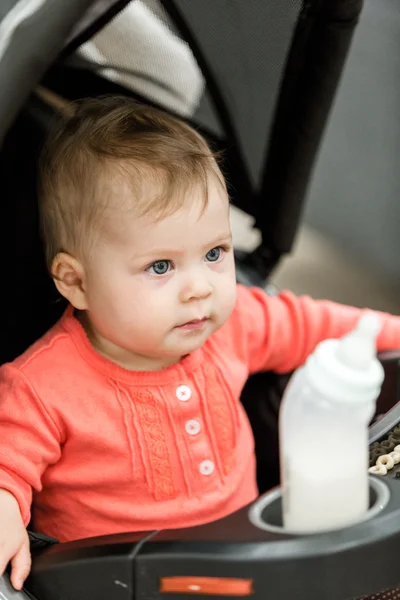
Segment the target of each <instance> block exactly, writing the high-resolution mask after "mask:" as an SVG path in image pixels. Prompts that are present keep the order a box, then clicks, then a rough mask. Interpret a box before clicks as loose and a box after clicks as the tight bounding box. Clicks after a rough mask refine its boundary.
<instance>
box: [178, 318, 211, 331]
mask: <svg viewBox="0 0 400 600" xmlns="http://www.w3.org/2000/svg"><path fill="white" fill-rule="evenodd" d="M207 321H209V318H208V317H203V318H202V319H193V320H192V321H187V322H186V323H182V325H178V326H177V329H202V328H203V327H204V326H205V325H206V323H207Z"/></svg>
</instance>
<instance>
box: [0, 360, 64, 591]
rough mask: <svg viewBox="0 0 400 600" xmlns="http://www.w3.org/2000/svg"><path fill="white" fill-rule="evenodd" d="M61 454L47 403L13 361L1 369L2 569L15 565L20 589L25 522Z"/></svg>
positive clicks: (25, 560) (25, 568) (26, 562)
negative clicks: (44, 477) (46, 474)
mask: <svg viewBox="0 0 400 600" xmlns="http://www.w3.org/2000/svg"><path fill="white" fill-rule="evenodd" d="M60 456H61V434H60V432H59V429H58V427H57V425H56V423H55V422H54V420H53V418H52V416H51V414H50V413H49V410H48V407H47V406H45V405H44V403H43V401H42V399H41V398H40V397H39V394H38V392H37V391H36V389H35V388H34V386H33V385H32V383H31V382H30V381H29V380H28V378H27V377H26V375H25V374H24V373H22V372H21V371H20V370H19V369H17V368H16V367H15V366H14V365H4V366H3V367H1V368H0V573H3V572H4V569H5V568H6V566H7V564H8V562H9V561H10V560H11V564H12V583H13V585H14V587H16V588H17V589H18V588H20V587H21V585H22V583H23V581H24V579H25V578H26V576H27V575H28V573H29V569H30V554H29V542H28V536H27V532H26V526H27V525H28V523H29V521H30V518H31V511H30V508H31V503H32V491H33V490H35V491H37V492H39V491H40V490H41V487H42V483H41V479H42V475H43V473H44V471H45V470H46V468H47V467H48V466H49V465H51V464H54V463H56V462H57V461H58V460H59V458H60Z"/></svg>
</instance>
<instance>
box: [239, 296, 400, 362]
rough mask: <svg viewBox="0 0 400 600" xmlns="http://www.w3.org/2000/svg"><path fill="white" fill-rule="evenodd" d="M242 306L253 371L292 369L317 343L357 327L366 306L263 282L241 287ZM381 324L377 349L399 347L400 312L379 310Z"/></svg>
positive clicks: (240, 304) (240, 307) (243, 327)
mask: <svg viewBox="0 0 400 600" xmlns="http://www.w3.org/2000/svg"><path fill="white" fill-rule="evenodd" d="M237 310H238V312H239V314H240V322H241V328H242V330H243V331H244V332H245V333H246V334H247V335H245V337H246V340H247V344H248V346H247V356H248V360H249V363H250V372H252V373H254V372H257V371H275V372H278V373H289V372H291V371H293V370H294V369H296V368H298V367H299V366H301V365H302V364H303V363H304V362H305V360H306V359H307V357H308V356H309V355H310V354H311V352H313V350H314V349H315V347H316V346H317V344H319V342H321V341H322V340H325V339H328V338H339V337H341V336H343V335H345V334H346V333H348V332H349V331H350V330H351V329H353V328H354V327H355V325H356V323H357V321H358V319H359V318H360V316H361V314H363V312H365V311H364V310H360V309H358V308H354V307H351V306H344V305H341V304H337V303H335V302H330V301H326V300H313V299H312V298H309V297H308V296H302V297H296V296H295V295H294V294H291V293H290V292H284V293H282V294H280V295H278V296H273V297H271V296H267V294H266V293H265V292H264V291H263V290H261V289H259V288H250V289H249V288H243V287H241V286H239V287H238V305H237ZM375 314H377V315H378V316H379V317H380V320H381V324H382V330H381V333H380V335H379V337H378V340H377V345H378V350H379V351H383V350H393V349H397V348H400V317H396V316H392V315H388V314H385V313H379V312H375Z"/></svg>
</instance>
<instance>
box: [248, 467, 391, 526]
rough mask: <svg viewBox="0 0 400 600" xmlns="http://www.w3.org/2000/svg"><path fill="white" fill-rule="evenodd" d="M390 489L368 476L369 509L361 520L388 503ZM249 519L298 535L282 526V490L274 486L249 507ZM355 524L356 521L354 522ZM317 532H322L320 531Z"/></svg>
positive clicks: (379, 510)
mask: <svg viewBox="0 0 400 600" xmlns="http://www.w3.org/2000/svg"><path fill="white" fill-rule="evenodd" d="M389 499H390V491H389V488H388V486H387V485H386V483H385V482H384V481H382V479H380V478H378V477H373V476H370V477H369V509H368V510H367V512H366V513H365V515H364V518H363V519H361V520H362V521H367V520H369V519H372V518H373V517H375V516H376V515H378V514H379V513H380V512H381V511H382V510H383V509H384V508H385V507H386V506H387V504H388V502H389ZM249 520H250V522H251V523H252V525H254V526H255V527H257V528H258V529H263V530H265V531H269V532H271V533H279V534H288V535H300V534H299V533H298V532H294V531H290V530H289V529H286V528H284V527H283V521H282V492H281V488H279V487H278V488H274V489H273V490H271V491H270V492H267V493H266V494H264V495H263V496H261V497H260V498H259V499H258V500H256V502H255V503H254V504H253V505H252V506H251V507H250V509H249ZM354 524H356V523H354ZM318 533H323V532H322V531H320V532H318Z"/></svg>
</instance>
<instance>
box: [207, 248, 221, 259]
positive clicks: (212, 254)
mask: <svg viewBox="0 0 400 600" xmlns="http://www.w3.org/2000/svg"><path fill="white" fill-rule="evenodd" d="M222 251H223V249H222V248H221V246H217V247H216V248H213V249H212V250H209V251H208V252H207V254H206V260H208V262H217V260H219V259H220V258H221V254H222Z"/></svg>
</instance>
